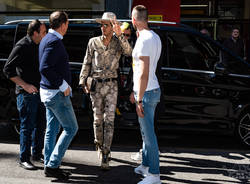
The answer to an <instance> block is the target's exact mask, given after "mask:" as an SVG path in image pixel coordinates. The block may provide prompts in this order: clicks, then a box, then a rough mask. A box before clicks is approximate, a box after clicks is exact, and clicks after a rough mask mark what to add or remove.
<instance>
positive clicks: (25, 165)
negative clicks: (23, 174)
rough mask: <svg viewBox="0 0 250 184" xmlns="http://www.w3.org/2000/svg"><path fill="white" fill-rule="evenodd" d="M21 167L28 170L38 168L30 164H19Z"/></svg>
mask: <svg viewBox="0 0 250 184" xmlns="http://www.w3.org/2000/svg"><path fill="white" fill-rule="evenodd" d="M19 166H20V167H22V168H24V169H27V170H36V167H35V166H34V165H33V164H32V163H31V162H30V161H28V162H19Z"/></svg>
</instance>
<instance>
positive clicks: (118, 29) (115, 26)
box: [110, 19, 122, 36]
mask: <svg viewBox="0 0 250 184" xmlns="http://www.w3.org/2000/svg"><path fill="white" fill-rule="evenodd" d="M110 22H111V25H112V26H113V31H114V32H115V34H116V36H120V35H121V34H122V30H121V27H120V25H119V22H118V21H117V20H116V19H113V20H111V19H110Z"/></svg>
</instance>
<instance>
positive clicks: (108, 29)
mask: <svg viewBox="0 0 250 184" xmlns="http://www.w3.org/2000/svg"><path fill="white" fill-rule="evenodd" d="M96 21H97V22H98V23H100V24H101V31H102V35H101V36H98V37H94V38H91V39H90V40H89V43H88V46H87V50H86V55H85V58H84V60H83V65H82V70H81V73H80V82H79V84H80V85H81V86H82V87H83V90H84V92H85V93H90V98H91V101H92V108H93V114H94V122H93V126H94V135H95V144H96V148H97V151H98V156H99V159H100V160H101V168H102V169H109V158H108V156H109V154H110V147H111V143H112V139H113V132H114V118H115V110H116V103H117V93H118V86H117V76H118V75H117V69H118V67H119V59H120V56H121V54H125V55H131V53H132V49H131V47H130V44H129V42H128V41H127V39H125V38H124V37H123V35H122V34H121V28H120V26H119V24H118V22H117V21H116V16H115V14H114V13H112V12H106V13H104V14H103V16H102V19H96ZM114 33H115V35H114ZM88 77H92V78H93V79H94V80H95V81H96V85H95V90H92V91H90V88H89V86H88V85H86V84H87V83H86V82H87V78H88Z"/></svg>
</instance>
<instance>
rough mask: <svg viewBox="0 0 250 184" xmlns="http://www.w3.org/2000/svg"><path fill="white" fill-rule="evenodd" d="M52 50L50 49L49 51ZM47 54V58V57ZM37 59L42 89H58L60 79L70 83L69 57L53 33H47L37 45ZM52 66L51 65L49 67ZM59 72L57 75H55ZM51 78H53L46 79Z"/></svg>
mask: <svg viewBox="0 0 250 184" xmlns="http://www.w3.org/2000/svg"><path fill="white" fill-rule="evenodd" d="M51 50H52V51H51ZM48 54H50V55H49V60H48V59H47V58H48ZM39 61H40V69H41V82H40V85H41V87H42V88H44V89H58V88H59V86H60V85H61V81H62V79H64V80H66V82H67V83H68V84H69V85H70V84H71V74H70V70H69V63H68V61H69V57H68V54H67V52H66V50H65V47H64V45H63V42H62V41H61V40H60V39H59V38H58V37H57V36H56V35H54V34H52V33H50V32H49V33H48V34H47V35H46V36H45V37H44V38H43V39H42V41H41V43H40V46H39ZM49 66H53V67H49ZM56 73H57V74H59V75H56ZM47 78H49V79H53V80H47Z"/></svg>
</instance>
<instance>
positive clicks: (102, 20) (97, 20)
mask: <svg viewBox="0 0 250 184" xmlns="http://www.w3.org/2000/svg"><path fill="white" fill-rule="evenodd" d="M95 21H96V22H98V23H102V22H110V19H95Z"/></svg>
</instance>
